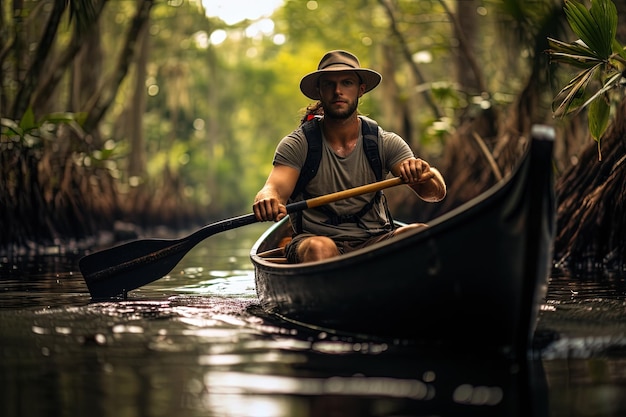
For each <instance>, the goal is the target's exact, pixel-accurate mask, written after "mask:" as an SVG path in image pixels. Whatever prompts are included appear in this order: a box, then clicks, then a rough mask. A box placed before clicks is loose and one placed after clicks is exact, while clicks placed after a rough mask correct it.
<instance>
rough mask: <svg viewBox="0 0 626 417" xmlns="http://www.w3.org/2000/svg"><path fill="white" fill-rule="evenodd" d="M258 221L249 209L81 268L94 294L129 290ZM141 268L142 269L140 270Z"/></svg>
mask: <svg viewBox="0 0 626 417" xmlns="http://www.w3.org/2000/svg"><path fill="white" fill-rule="evenodd" d="M400 184H403V181H402V179H401V178H399V177H396V178H391V179H387V180H384V181H378V182H375V183H372V184H366V185H362V186H360V187H355V188H351V189H349V190H344V191H338V192H335V193H332V194H327V195H324V196H320V197H315V198H311V199H308V200H303V201H299V202H296V203H291V204H288V205H287V213H294V212H298V211H302V210H306V209H309V208H314V207H319V206H323V205H325V204H329V203H332V202H335V201H339V200H343V199H346V198H351V197H355V196H357V195H361V194H367V193H372V192H377V191H380V190H383V189H385V188H390V187H394V186H397V185H400ZM257 221H258V220H257V218H256V216H255V215H254V213H250V214H246V215H242V216H238V217H233V218H230V219H225V220H221V221H218V222H216V223H212V224H209V225H206V226H204V227H202V228H201V229H199V230H197V231H195V232H194V233H192V234H191V235H189V236H187V237H184V238H181V239H176V240H172V239H144V240H136V241H132V242H129V243H126V244H123V245H120V246H116V247H113V248H110V249H105V250H102V251H99V252H95V253H93V254H91V255H87V256H85V257H83V258H82V259H81V260H80V262H79V266H80V270H81V273H82V274H83V277H84V279H85V281H86V282H87V285H88V287H89V290H90V292H91V293H92V296H94V297H95V296H96V295H98V296H100V297H103V296H110V295H111V294H114V295H115V294H119V293H121V292H127V291H130V290H132V289H134V288H138V287H139V286H141V285H145V284H147V283H150V282H152V281H154V280H156V279H159V278H161V277H162V276H164V275H166V274H167V273H169V272H170V271H171V270H172V269H173V268H174V266H175V265H176V264H177V263H178V262H179V261H180V259H181V258H182V257H183V256H184V255H185V253H187V252H188V251H189V250H191V249H192V248H193V247H194V246H195V245H197V244H198V243H199V242H201V241H202V240H204V239H206V238H208V237H210V236H212V235H214V234H216V233H220V232H223V231H227V230H232V229H236V228H238V227H241V226H246V225H249V224H252V223H255V222H257ZM142 268H143V273H142V271H141V269H142ZM142 274H143V276H142ZM107 281H109V282H107ZM130 281H132V282H130Z"/></svg>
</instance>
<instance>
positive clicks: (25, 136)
mask: <svg viewBox="0 0 626 417" xmlns="http://www.w3.org/2000/svg"><path fill="white" fill-rule="evenodd" d="M85 117H86V115H85V114H82V113H69V112H62V113H50V114H47V115H45V116H43V117H42V118H41V120H35V114H34V113H33V109H32V108H31V107H29V108H28V109H27V110H26V112H25V113H24V115H23V116H22V119H21V120H19V121H15V120H11V119H7V118H1V119H0V132H1V135H2V140H3V141H5V140H6V141H10V142H13V143H19V144H20V145H21V146H23V147H24V148H35V147H40V146H42V144H43V141H46V140H47V141H50V142H53V141H55V140H57V135H56V132H57V129H58V128H59V126H61V125H66V126H69V127H70V128H71V129H72V130H73V131H74V132H76V133H77V134H79V135H84V132H82V129H81V125H82V123H83V122H84V121H85ZM5 138H6V139H5Z"/></svg>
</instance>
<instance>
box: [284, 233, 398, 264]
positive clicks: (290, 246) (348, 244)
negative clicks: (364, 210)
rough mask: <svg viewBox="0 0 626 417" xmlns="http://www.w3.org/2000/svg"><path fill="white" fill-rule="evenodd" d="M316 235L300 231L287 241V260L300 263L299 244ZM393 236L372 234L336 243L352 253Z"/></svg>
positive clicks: (389, 234)
mask: <svg viewBox="0 0 626 417" xmlns="http://www.w3.org/2000/svg"><path fill="white" fill-rule="evenodd" d="M313 236H316V235H314V234H312V233H300V234H299V235H296V236H294V237H293V239H291V242H289V243H287V246H285V257H286V258H287V261H289V263H292V264H297V263H300V262H301V261H300V259H299V258H298V246H300V243H302V241H303V240H304V239H307V238H309V237H313ZM392 237H393V232H387V233H383V234H381V235H377V236H372V237H370V238H368V239H365V240H335V241H334V242H335V244H336V245H337V249H339V253H340V254H342V255H343V254H346V253H350V252H352V251H355V250H357V249H361V248H364V247H366V246H370V245H373V244H374V243H378V242H382V241H383V240H387V239H390V238H392Z"/></svg>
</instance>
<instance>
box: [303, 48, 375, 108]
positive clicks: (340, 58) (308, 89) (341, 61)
mask: <svg viewBox="0 0 626 417" xmlns="http://www.w3.org/2000/svg"><path fill="white" fill-rule="evenodd" d="M342 71H354V72H356V73H357V74H358V75H359V77H361V80H362V82H363V84H365V92H366V93H367V92H368V91H371V90H373V89H374V88H376V86H377V85H378V84H379V83H380V80H382V78H383V77H382V76H381V75H380V74H379V73H377V72H376V71H373V70H371V69H367V68H361V64H360V63H359V59H358V58H357V57H356V56H354V55H353V54H351V53H350V52H347V51H341V50H336V51H330V52H327V53H326V55H324V57H323V58H322V60H321V61H320V63H319V65H318V66H317V71H314V72H311V73H309V74H307V75H305V76H304V77H303V78H302V80H301V81H300V91H302V93H303V94H304V95H305V96H307V97H308V98H310V99H312V100H319V99H320V93H319V91H318V87H319V78H320V75H321V74H323V73H325V72H342Z"/></svg>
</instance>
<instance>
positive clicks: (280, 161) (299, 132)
mask: <svg viewBox="0 0 626 417" xmlns="http://www.w3.org/2000/svg"><path fill="white" fill-rule="evenodd" d="M381 79H382V77H381V75H380V74H379V73H377V72H376V71H373V70H370V69H366V68H361V66H360V63H359V60H358V58H357V57H356V56H354V55H353V54H351V53H349V52H346V51H341V50H335V51H330V52H328V53H327V54H326V55H324V57H323V58H322V60H321V61H320V63H319V66H318V69H317V71H315V72H312V73H310V74H307V75H306V76H305V77H304V78H302V80H301V82H300V90H301V91H302V93H304V95H305V96H307V97H308V98H310V99H312V100H319V104H320V106H321V108H322V109H323V117H321V118H319V120H312V121H309V122H306V123H318V125H319V128H321V134H322V151H321V153H322V156H321V160H320V162H319V168H318V171H317V173H316V174H315V176H314V177H313V178H312V179H311V180H310V181H309V182H308V184H306V186H305V187H304V191H303V192H302V193H300V195H299V196H296V195H293V196H292V193H293V192H294V190H295V188H296V183H297V182H298V178H299V176H300V172H301V170H302V168H303V166H304V164H305V161H306V158H307V152H308V146H309V145H308V141H307V137H306V135H305V131H304V130H303V126H300V127H299V128H298V129H296V130H294V131H293V132H292V133H291V134H289V135H287V136H286V137H285V138H283V139H282V140H281V141H280V143H279V144H278V147H277V148H276V153H275V155H274V161H273V165H274V166H273V168H272V170H271V172H270V174H269V176H268V178H267V181H266V183H265V185H264V186H263V188H262V189H261V190H260V191H259V192H258V194H257V195H256V198H255V200H254V204H253V210H254V214H255V215H256V217H257V219H258V220H260V221H271V220H274V221H279V220H280V219H282V218H283V217H285V216H286V214H287V211H286V208H285V205H286V204H287V202H288V200H289V199H290V198H291V199H292V200H294V199H298V200H301V199H309V198H312V197H317V196H320V195H325V194H329V193H333V192H336V191H341V190H345V189H348V188H353V187H357V186H360V185H364V184H368V183H372V182H374V181H376V180H377V178H376V174H375V172H374V171H373V169H372V167H371V163H370V162H369V161H368V156H367V155H366V152H365V151H364V139H363V133H362V132H363V129H364V127H363V124H364V123H366V119H365V118H362V117H360V116H359V115H358V112H357V107H358V104H359V98H360V97H361V96H363V94H365V93H366V92H368V91H371V90H372V89H374V88H375V87H376V86H377V85H378V84H379V83H380V81H381ZM368 126H369V123H368ZM376 130H377V132H378V144H377V145H378V152H379V155H380V160H381V161H382V167H383V178H384V176H385V175H387V174H388V173H389V172H391V173H392V174H393V175H395V176H398V177H401V178H402V179H403V180H404V182H406V183H407V185H408V186H409V187H411V188H412V189H413V190H414V191H415V192H416V193H417V195H418V196H419V197H420V198H421V199H423V200H425V201H429V202H436V201H440V200H441V199H443V198H444V197H445V195H446V185H445V182H444V180H443V177H442V176H441V174H440V173H439V171H437V170H436V169H435V168H433V167H431V166H430V165H429V164H428V163H427V162H426V161H424V160H422V159H419V158H415V157H414V156H413V152H412V151H411V149H410V147H409V146H408V145H407V143H406V142H405V141H404V140H403V139H402V138H400V137H399V136H398V135H396V134H395V133H392V132H385V131H383V130H382V129H380V128H378V127H377V128H376ZM380 194H382V193H380ZM380 194H377V195H375V196H373V195H372V194H369V195H363V196H358V197H354V198H350V199H345V200H341V201H338V202H335V203H331V204H329V205H328V206H326V207H329V208H330V210H329V208H325V210H318V209H309V210H305V211H303V212H302V213H299V214H298V215H297V216H296V215H292V217H296V218H297V219H298V221H297V222H295V221H294V219H293V218H292V225H293V226H294V232H295V233H294V237H293V239H292V240H291V242H290V243H288V244H287V246H286V247H285V252H286V256H287V259H288V260H289V261H290V262H293V263H296V262H311V261H317V260H322V259H326V258H329V257H333V256H337V255H340V254H342V253H347V252H350V251H353V250H356V249H359V248H362V247H364V246H367V245H370V244H373V243H376V242H379V241H381V240H385V239H389V238H391V237H393V236H396V235H398V234H399V233H403V232H405V231H407V230H411V229H415V228H419V227H425V225H424V224H417V223H416V224H411V225H407V226H404V227H400V228H397V229H395V230H393V224H392V221H391V218H390V216H389V213H388V210H387V209H386V202H385V201H384V198H380ZM296 223H297V225H296Z"/></svg>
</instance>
